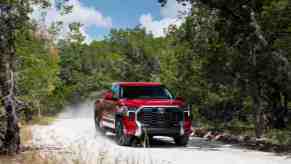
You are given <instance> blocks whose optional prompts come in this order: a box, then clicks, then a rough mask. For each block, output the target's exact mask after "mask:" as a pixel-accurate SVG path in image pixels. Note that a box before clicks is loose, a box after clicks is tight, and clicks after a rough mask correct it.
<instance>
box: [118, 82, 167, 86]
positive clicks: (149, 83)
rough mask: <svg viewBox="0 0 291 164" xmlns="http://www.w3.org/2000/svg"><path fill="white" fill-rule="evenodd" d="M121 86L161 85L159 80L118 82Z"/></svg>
mask: <svg viewBox="0 0 291 164" xmlns="http://www.w3.org/2000/svg"><path fill="white" fill-rule="evenodd" d="M115 84H117V85H119V86H161V85H162V84H161V83H159V82H117V83H115Z"/></svg>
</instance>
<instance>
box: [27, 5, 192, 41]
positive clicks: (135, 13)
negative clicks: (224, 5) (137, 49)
mask: <svg viewBox="0 0 291 164" xmlns="http://www.w3.org/2000/svg"><path fill="white" fill-rule="evenodd" d="M51 3H52V6H51V7H50V8H48V9H45V10H40V9H39V8H38V7H37V6H36V7H34V12H33V13H32V17H33V18H34V19H36V20H37V21H40V20H42V22H43V24H45V25H46V26H49V25H50V24H52V23H53V22H56V21H62V22H63V23H64V27H63V29H62V34H63V37H65V35H66V33H67V32H68V31H69V29H68V27H67V25H68V24H70V23H73V22H80V23H81V24H82V25H83V26H82V28H81V32H82V34H83V35H84V36H85V37H86V42H88V43H90V42H91V41H92V40H102V39H103V38H104V37H105V36H106V35H108V34H109V32H110V29H112V28H134V27H136V26H140V27H142V28H145V29H146V31H147V33H152V34H153V35H154V36H155V37H163V36H165V32H164V29H165V28H167V27H168V26H169V25H171V24H175V25H177V26H180V25H181V24H182V22H183V19H181V18H180V16H181V11H182V12H183V11H188V10H189V6H190V5H188V6H186V7H184V6H183V5H181V4H178V3H177V2H176V0H168V3H167V5H166V6H165V7H161V6H160V4H159V3H158V0H68V2H67V4H68V5H73V6H74V8H73V10H72V12H71V13H69V14H67V15H61V14H60V12H59V11H58V10H57V9H56V7H55V6H56V5H55V0H51ZM42 13H46V14H45V16H44V19H41V18H43V17H41V15H42Z"/></svg>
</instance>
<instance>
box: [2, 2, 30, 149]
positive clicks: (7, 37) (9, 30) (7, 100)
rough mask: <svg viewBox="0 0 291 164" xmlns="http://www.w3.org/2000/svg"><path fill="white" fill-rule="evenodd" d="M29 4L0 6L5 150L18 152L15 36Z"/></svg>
mask: <svg viewBox="0 0 291 164" xmlns="http://www.w3.org/2000/svg"><path fill="white" fill-rule="evenodd" d="M28 9H29V4H28V3H27V2H25V1H2V2H1V6H0V30H1V32H0V35H1V36H0V44H1V45H0V51H1V54H0V55H1V56H0V70H1V71H0V91H1V100H2V103H3V104H4V108H5V110H6V114H7V129H6V134H5V143H4V144H5V145H4V146H5V148H6V150H7V151H8V152H9V153H13V152H17V151H19V144H20V136H19V126H18V117H17V114H16V103H17V101H16V98H15V74H14V73H15V62H16V54H15V52H16V48H15V41H16V34H17V32H19V30H21V29H22V27H23V25H24V24H25V23H26V21H27V20H28V17H27V13H28Z"/></svg>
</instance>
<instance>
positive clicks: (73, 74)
mask: <svg viewBox="0 0 291 164" xmlns="http://www.w3.org/2000/svg"><path fill="white" fill-rule="evenodd" d="M179 1H180V2H181V3H191V4H192V10H191V13H190V14H189V15H188V16H187V17H186V18H185V22H184V23H183V24H182V26H181V27H179V28H177V27H175V26H171V27H169V29H168V30H167V31H168V33H167V36H166V37H163V38H155V37H154V36H153V35H152V34H148V33H146V31H145V29H142V28H140V27H138V26H137V27H136V28H133V29H113V30H111V32H110V34H109V35H108V36H106V37H105V39H104V40H102V41H93V42H92V43H90V44H86V43H85V42H84V39H85V37H84V36H82V34H81V32H80V27H81V26H82V25H81V24H79V23H78V22H76V23H73V24H71V25H70V34H69V36H68V37H67V38H65V39H60V40H59V39H57V38H58V37H57V36H58V35H59V31H58V24H54V25H53V26H51V27H49V28H48V29H41V28H39V26H38V24H37V22H33V21H32V20H31V19H30V18H29V17H28V16H27V15H28V14H29V13H30V12H31V10H30V9H31V8H30V7H31V6H30V5H31V3H29V2H26V1H21V0H15V1H9V0H1V1H0V7H1V8H0V14H1V17H0V31H1V33H0V35H1V37H0V38H1V39H0V70H1V73H0V86H1V87H0V96H1V102H2V104H1V105H0V147H2V148H4V149H5V150H7V149H8V150H9V151H17V149H18V148H17V146H16V147H15V146H14V147H11V146H9V145H11V144H13V143H14V145H17V143H18V140H19V139H18V138H17V135H18V134H10V133H15V132H16V133H19V127H18V125H17V122H18V121H19V119H18V117H20V119H27V117H29V116H28V115H31V114H32V115H34V116H38V115H39V116H40V115H47V114H49V115H51V114H56V113H58V112H59V111H60V110H61V109H62V107H63V106H64V105H66V104H68V103H73V102H77V101H82V100H85V99H86V98H87V96H88V95H90V93H91V92H94V91H98V90H102V89H104V88H107V87H109V85H110V83H111V82H114V81H158V82H162V83H164V84H166V85H167V86H168V87H169V88H170V90H172V92H174V93H175V95H177V96H182V97H184V98H185V99H186V100H187V102H188V103H190V104H191V105H192V110H193V115H194V122H195V123H196V124H197V125H198V126H202V127H208V128H215V129H220V130H221V129H228V130H233V129H235V130H236V131H240V133H244V132H248V133H249V132H250V133H252V134H253V135H254V136H256V137H258V138H260V137H275V138H276V137H281V138H282V137H283V142H284V143H286V144H290V143H291V139H290V138H291V134H290V130H291V86H290V84H291V64H290V62H291V44H290V42H291V21H290V20H291V1H290V0H227V1H226V0H179ZM185 1H186V2H185ZM31 2H32V1H31ZM33 2H37V1H33ZM159 2H160V3H161V5H163V4H165V3H166V0H159ZM47 5H48V4H46V3H43V6H44V7H46V6H47ZM59 10H68V8H67V7H65V6H63V7H62V6H60V8H59ZM7 22H8V23H7ZM43 30H44V31H43ZM7 65H9V66H7ZM7 95H8V96H7ZM19 109H24V110H23V111H24V112H17V111H18V110H19ZM16 112H17V113H19V114H15V113H16ZM28 119H29V118H28ZM11 121H12V122H11ZM270 132H272V133H270ZM270 134H271V135H270ZM277 135H280V136H277ZM288 138H289V139H288ZM4 149H3V150H4Z"/></svg>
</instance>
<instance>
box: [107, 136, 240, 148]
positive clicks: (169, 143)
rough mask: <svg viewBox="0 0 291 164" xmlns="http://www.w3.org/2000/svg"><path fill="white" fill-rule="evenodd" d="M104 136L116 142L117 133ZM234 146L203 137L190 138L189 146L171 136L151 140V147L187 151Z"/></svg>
mask: <svg viewBox="0 0 291 164" xmlns="http://www.w3.org/2000/svg"><path fill="white" fill-rule="evenodd" d="M104 137H106V138H108V139H109V140H110V141H112V142H115V135H114V134H113V133H109V134H108V133H107V134H106V135H105V134H104ZM115 144H117V143H115ZM225 147H232V148H233V147H234V146H233V145H225V144H223V143H220V142H213V141H207V140H205V139H203V138H198V137H192V138H190V140H189V142H188V144H187V146H177V145H176V144H175V143H174V140H173V139H172V138H170V137H155V138H153V140H151V142H150V148H178V149H183V150H185V151H187V150H189V151H191V150H195V149H196V150H201V151H220V148H225Z"/></svg>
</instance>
